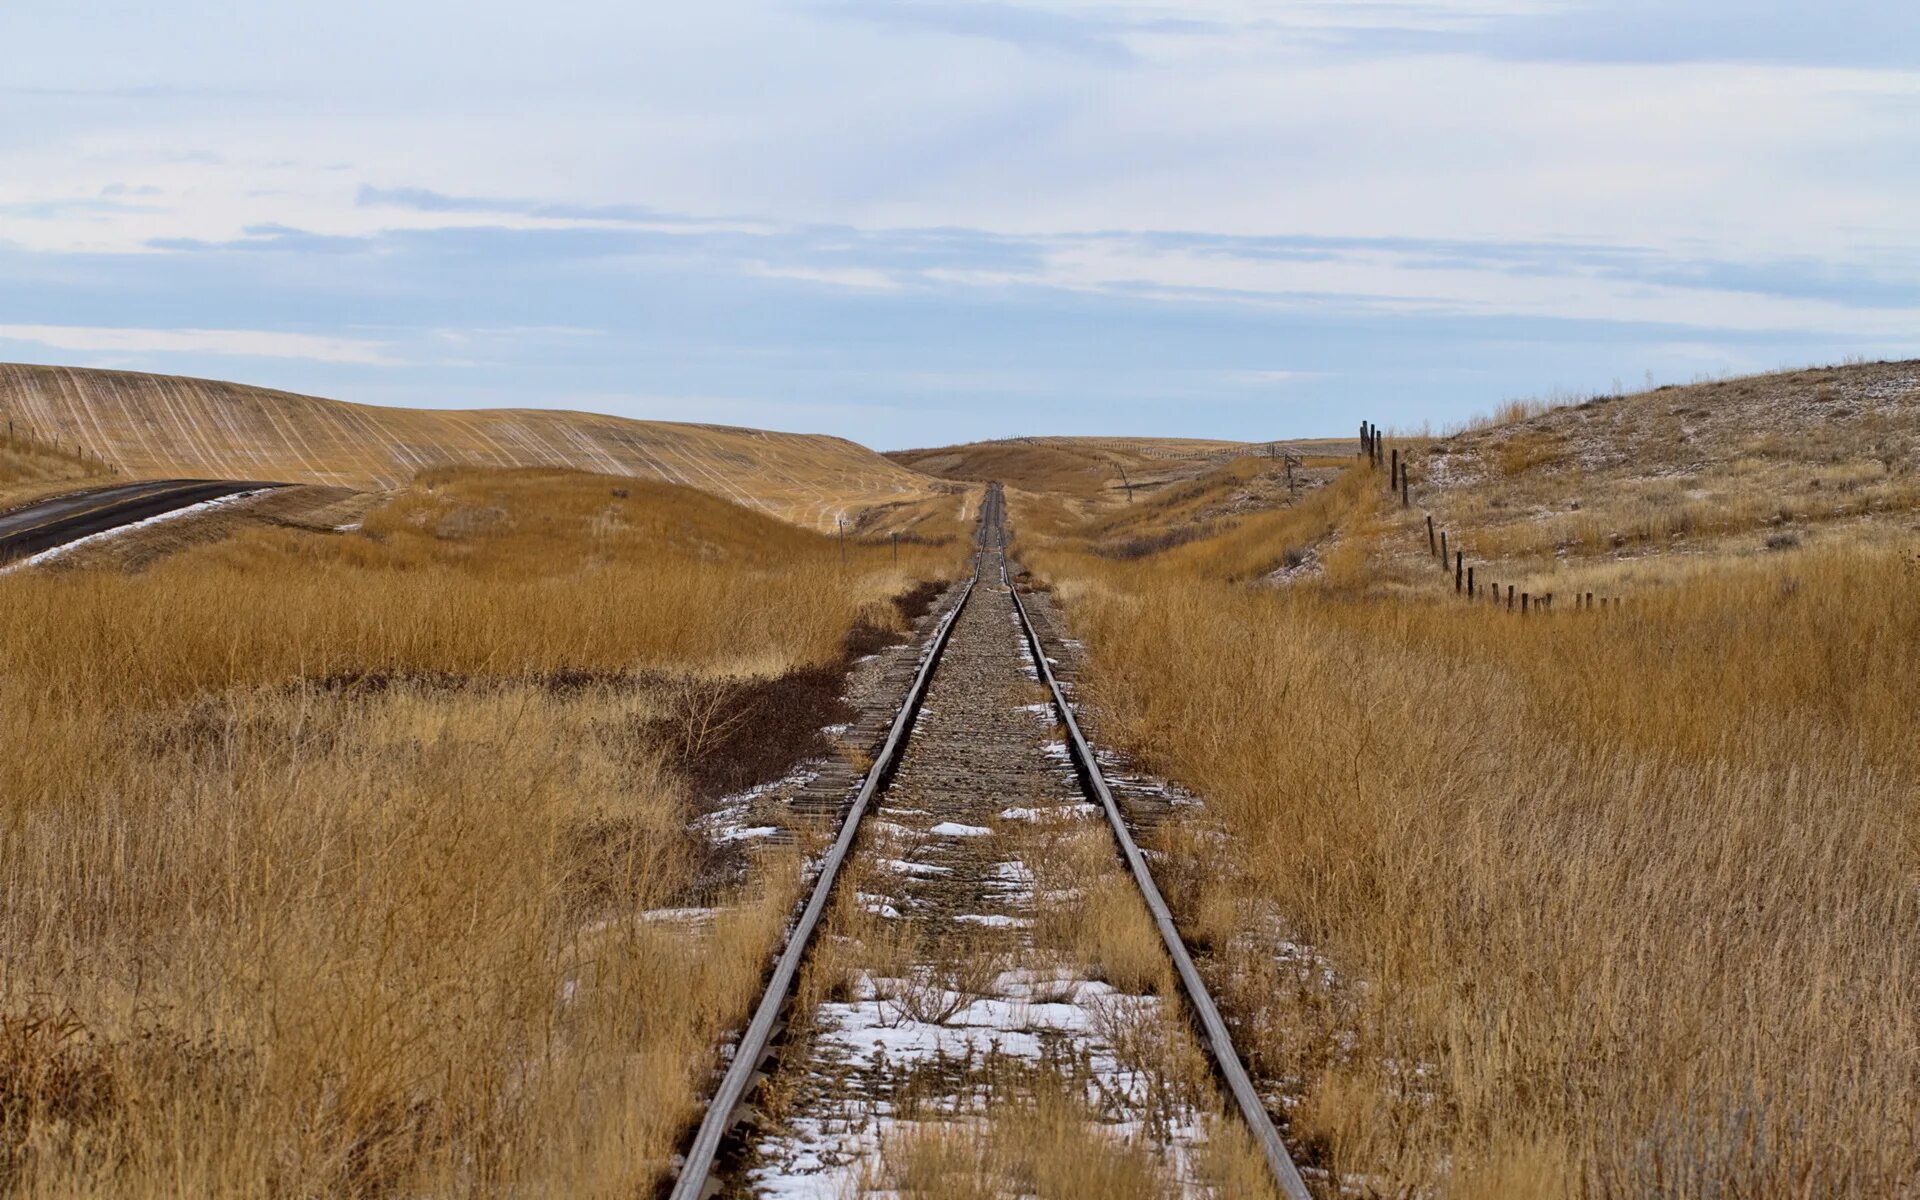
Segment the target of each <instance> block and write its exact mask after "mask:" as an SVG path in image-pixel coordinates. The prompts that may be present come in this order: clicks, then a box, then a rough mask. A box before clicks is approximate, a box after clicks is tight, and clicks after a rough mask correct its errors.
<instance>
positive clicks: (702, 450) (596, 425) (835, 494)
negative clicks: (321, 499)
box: [0, 364, 953, 529]
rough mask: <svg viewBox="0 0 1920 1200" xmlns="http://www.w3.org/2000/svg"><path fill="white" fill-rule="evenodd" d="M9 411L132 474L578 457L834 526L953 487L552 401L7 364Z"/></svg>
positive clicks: (311, 472) (279, 473) (820, 448)
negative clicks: (332, 390)
mask: <svg viewBox="0 0 1920 1200" xmlns="http://www.w3.org/2000/svg"><path fill="white" fill-rule="evenodd" d="M4 418H12V419H13V420H14V421H16V422H17V423H18V424H19V426H20V427H21V428H22V430H23V432H30V433H31V434H32V435H33V436H34V437H35V438H37V439H40V440H41V441H45V442H52V443H55V444H58V445H60V446H62V447H78V448H79V450H80V451H81V452H82V453H83V454H84V455H85V456H86V457H87V458H90V459H98V460H100V461H102V462H104V463H107V464H111V465H112V467H113V468H114V469H115V470H116V471H117V473H118V474H119V475H121V476H123V477H131V478H151V477H158V476H176V475H178V476H208V477H214V478H241V479H270V480H278V481H283V482H289V483H317V484H331V485H338V486H344V487H352V488H358V489H383V488H391V487H395V486H397V485H399V484H401V483H404V482H405V481H406V480H408V479H410V478H411V477H412V476H413V475H414V474H415V473H416V472H417V471H420V470H424V469H427V468H432V467H446V466H481V467H487V466H498V467H566V468H572V469H576V470H583V471H597V472H602V473H605V474H609V475H629V476H633V477H636V478H642V479H659V480H664V481H667V482H669V483H680V484H685V485H687V486H690V487H695V488H699V489H701V490H703V491H707V492H711V493H713V494H715V495H719V496H724V497H726V498H727V499H729V500H733V501H736V502H738V503H741V504H745V505H749V506H751V507H754V508H757V509H760V510H762V511H764V512H767V513H771V514H773V515H775V516H778V517H782V518H784V519H786V520H789V521H793V522H795V523H796V524H801V525H807V526H811V527H814V528H818V529H833V528H835V526H836V524H837V523H838V521H839V519H840V518H842V517H845V518H846V519H847V520H848V522H849V523H850V524H852V523H859V522H860V521H861V518H862V517H864V516H868V515H870V514H871V513H873V512H874V511H876V510H881V509H887V508H891V507H895V506H900V505H914V504H916V503H918V502H920V501H925V500H928V499H931V498H933V497H936V496H940V495H943V494H946V493H949V492H951V491H952V490H953V489H952V485H950V484H942V483H940V482H938V481H936V480H933V479H930V478H929V477H927V476H926V475H923V474H921V473H919V472H918V471H915V470H912V469H910V468H909V467H906V466H903V465H901V464H898V463H895V462H892V461H889V460H888V459H886V458H884V457H882V456H881V455H879V454H876V453H874V452H873V451H871V450H868V449H866V448H865V447H863V446H859V445H856V444H855V443H853V442H850V441H847V440H845V439H844V438H836V437H826V436H821V435H814V434H793V433H769V432H766V431H763V430H757V429H738V428H733V427H729V426H722V425H693V424H681V423H677V422H669V421H635V420H629V419H627V418H623V417H613V416H604V415H598V414H593V413H577V412H559V411H551V410H545V409H482V410H471V411H455V410H438V409H406V408H387V407H381V406H376V405H368V404H352V403H347V402H344V401H339V400H324V399H319V398H317V397H313V396H300V395H295V394H293V393H291V392H279V391H273V390H271V389H268V388H257V387H248V386H245V385H243V384H236V383H222V382H217V381H214V380H205V379H187V378H182V377H178V376H170V375H147V374H140V373H135V372H129V371H100V370H90V369H84V368H74V367H45V366H23V365H16V364H0V419H4Z"/></svg>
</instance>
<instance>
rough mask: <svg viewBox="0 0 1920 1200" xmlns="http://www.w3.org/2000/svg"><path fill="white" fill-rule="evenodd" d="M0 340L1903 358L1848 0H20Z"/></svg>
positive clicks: (881, 411) (481, 356) (1272, 363)
mask: <svg viewBox="0 0 1920 1200" xmlns="http://www.w3.org/2000/svg"><path fill="white" fill-rule="evenodd" d="M0 45H4V46H6V47H7V50H8V52H7V53H6V54H5V55H4V62H3V63H0V360H5V361H23V362H55V363H67V364H73V365H83V366H101V367H121V368H128V369H138V370H149V371H161V372H172V373H180V374H190V375H200V376H209V377H214V378H221V379H233V380H239V381H242V382H247V383H255V384H261V385H265V386H271V387H279V388H285V389H289V390H293V391H301V392H308V393H312V394H317V395H324V396H331V397H335V398H339V399H347V400H359V401H363V402H369V403H381V404H404V405H416V406H424V407H483V406H486V407H490V406H537V407H551V408H574V409H587V410H593V411H601V412H614V413H620V414H623V415H628V416H635V417H649V418H661V419H670V420H693V421H713V422H722V423H728V424H741V425H753V426H759V427H765V428H774V429H787V430H800V431H809V432H826V433H836V434H841V435H844V436H847V437H851V438H853V439H855V440H858V441H861V442H864V443H866V444H868V445H872V446H876V447H879V448H883V449H885V448H898V447H907V446H926V445H939V444H945V443H950V442H956V441H964V440H973V439H980V438H991V437H1006V436H1015V435H1022V434H1054V433H1089V434H1137V435H1186V436H1204V437H1232V438H1243V439H1248V440H1261V439H1266V438H1271V437H1279V436H1310V435H1328V434H1345V433H1348V432H1351V431H1352V430H1353V429H1354V428H1355V427H1356V426H1357V423H1358V422H1359V420H1360V419H1362V418H1367V419H1371V420H1373V421H1375V422H1377V423H1379V424H1381V425H1384V426H1388V427H1390V428H1408V429H1410V428H1418V427H1420V426H1422V425H1424V424H1431V425H1432V426H1434V427H1444V426H1446V425H1448V424H1450V423H1453V422H1457V421H1459V420H1462V419H1464V418H1466V417H1467V416H1469V415H1471V414H1473V413H1475V412H1479V411H1485V410H1489V409H1491V408H1493V407H1495V406H1496V405H1497V404H1499V403H1500V402H1501V401H1503V400H1506V399H1512V398H1521V397H1544V396H1551V395H1556V394H1558V395H1568V394H1589V393H1604V392H1613V391H1619V390H1622V389H1638V388H1641V387H1645V386H1647V385H1648V384H1649V383H1668V382H1686V381H1690V380H1693V379H1698V378H1708V377H1720V376H1724V375H1727V374H1733V373H1747V372H1752V371H1761V370H1771V369H1775V368H1778V367H1783V366H1797V365H1804V364H1809V363H1823V362H1837V361H1843V360H1847V359H1852V358H1860V357H1865V358H1886V357H1911V356H1915V355H1920V22H1916V19H1915V18H1914V16H1913V14H1912V12H1911V10H1910V9H1909V8H1907V6H1906V5H1904V4H1901V3H1891V2H1889V3H1867V2H1863V0H1827V2H1825V3H1815V2H1813V0H1685V2H1684V3H1680V2H1675V0H1377V2H1376V0H1342V2H1338V3H1333V2H1324V0H1321V2H1311V0H1185V2H1183V3H1172V2H1152V0H1112V2H1106V0H702V2H701V3H699V4H679V3H674V4H670V3H664V2H662V0H641V2H639V3H635V2H633V0H545V2H543V3H538V4H534V3H524V2H523V3H512V4H509V3H501V2H498V0H461V2H459V3H454V2H452V0H381V2H380V3H374V2H372V0H273V2H272V3H266V2H264V0H253V2H251V3H247V2H244V0H170V3H168V4H166V5H155V4H153V3H151V0H138V2H132V0H90V2H89V3H86V4H74V3H71V0H59V2H52V0H8V2H7V3H6V4H5V5H4V6H0Z"/></svg>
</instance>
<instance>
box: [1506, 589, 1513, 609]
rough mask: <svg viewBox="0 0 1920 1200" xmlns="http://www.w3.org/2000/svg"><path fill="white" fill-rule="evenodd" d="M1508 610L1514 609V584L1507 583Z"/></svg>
mask: <svg viewBox="0 0 1920 1200" xmlns="http://www.w3.org/2000/svg"><path fill="white" fill-rule="evenodd" d="M1507 611H1508V612H1512V611H1513V585H1512V584H1508V585H1507Z"/></svg>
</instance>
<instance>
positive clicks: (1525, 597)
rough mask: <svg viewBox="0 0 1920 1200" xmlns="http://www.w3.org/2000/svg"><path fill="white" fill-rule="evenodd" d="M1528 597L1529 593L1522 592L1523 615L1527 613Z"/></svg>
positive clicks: (1521, 608) (1521, 606) (1521, 607)
mask: <svg viewBox="0 0 1920 1200" xmlns="http://www.w3.org/2000/svg"><path fill="white" fill-rule="evenodd" d="M1527 599H1528V597H1527V593H1525V592H1521V593H1520V615H1521V616H1523V617H1524V616H1526V615H1527Z"/></svg>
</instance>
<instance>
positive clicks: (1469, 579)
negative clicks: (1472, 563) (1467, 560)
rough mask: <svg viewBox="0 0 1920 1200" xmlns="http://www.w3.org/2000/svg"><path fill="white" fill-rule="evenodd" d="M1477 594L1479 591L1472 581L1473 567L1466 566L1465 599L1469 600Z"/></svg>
mask: <svg viewBox="0 0 1920 1200" xmlns="http://www.w3.org/2000/svg"><path fill="white" fill-rule="evenodd" d="M1479 594H1480V592H1479V590H1478V589H1477V588H1476V587H1475V586H1474V582H1473V568H1472V567H1468V568H1467V599H1469V600H1471V599H1473V598H1474V597H1475V596H1478V595H1479Z"/></svg>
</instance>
